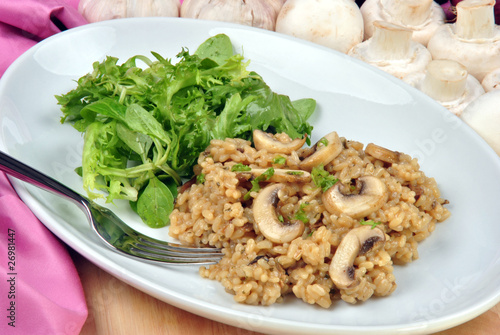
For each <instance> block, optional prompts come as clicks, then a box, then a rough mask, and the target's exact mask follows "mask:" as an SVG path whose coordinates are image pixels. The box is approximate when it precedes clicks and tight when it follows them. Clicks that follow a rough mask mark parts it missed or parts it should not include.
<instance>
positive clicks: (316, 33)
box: [276, 0, 364, 53]
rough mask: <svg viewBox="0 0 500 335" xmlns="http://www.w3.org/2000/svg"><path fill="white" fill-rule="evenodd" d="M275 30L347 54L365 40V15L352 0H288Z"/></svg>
mask: <svg viewBox="0 0 500 335" xmlns="http://www.w3.org/2000/svg"><path fill="white" fill-rule="evenodd" d="M276 31H277V32H279V33H283V34H287V35H291V36H294V37H298V38H301V39H304V40H308V41H311V42H314V43H317V44H320V45H323V46H326V47H329V48H332V49H335V50H337V51H340V52H343V53H347V52H348V51H349V50H350V49H351V48H352V47H353V46H354V45H356V44H358V43H360V42H361V41H362V40H363V34H364V28H363V17H362V15H361V11H360V10H359V7H358V5H357V4H356V3H355V2H354V1H353V0H287V1H286V2H285V4H284V5H283V7H282V8H281V11H280V13H279V15H278V18H277V20H276Z"/></svg>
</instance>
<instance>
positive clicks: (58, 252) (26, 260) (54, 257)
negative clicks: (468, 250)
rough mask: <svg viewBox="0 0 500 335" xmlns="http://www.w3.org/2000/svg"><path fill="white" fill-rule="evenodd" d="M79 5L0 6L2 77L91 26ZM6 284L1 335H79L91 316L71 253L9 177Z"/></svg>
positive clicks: (2, 248) (0, 194)
mask: <svg viewBox="0 0 500 335" xmlns="http://www.w3.org/2000/svg"><path fill="white" fill-rule="evenodd" d="M78 1H79V0H66V1H65V0H0V77H1V75H3V73H4V72H5V70H6V68H7V67H8V66H9V65H10V64H11V63H12V62H13V61H14V60H15V59H16V58H17V57H18V56H19V55H21V54H22V53H23V52H25V51H26V50H28V49H29V48H30V47H31V46H33V45H35V44H36V43H37V42H38V41H40V40H42V39H44V38H47V37H49V36H51V35H54V34H56V33H58V32H60V31H61V30H64V29H69V28H73V27H76V26H79V25H82V24H86V23H87V22H86V21H85V19H84V18H83V17H82V16H81V15H80V14H79V13H78V11H77V6H78ZM0 80H1V78H0ZM0 282H1V284H0V311H1V312H0V334H34V335H36V334H79V332H80V330H81V328H82V326H83V324H84V323H85V320H86V319H87V313H88V311H87V305H86V303H85V296H84V293H83V289H82V285H81V282H80V278H79V277H78V273H77V271H76V269H75V266H74V264H73V262H72V259H71V257H70V255H69V253H68V250H67V249H66V246H65V245H64V244H63V243H62V242H61V241H60V240H59V239H58V238H57V237H56V236H54V235H53V234H52V233H51V232H50V231H49V230H48V229H46V228H45V226H43V224H42V223H41V222H40V221H39V220H38V219H37V218H36V217H35V216H34V215H33V213H32V212H31V211H30V209H29V208H28V207H27V206H26V205H25V204H24V203H23V202H22V201H21V200H20V198H19V197H18V195H17V193H16V192H15V190H14V189H13V188H12V186H11V184H10V182H9V180H8V179H7V177H6V176H5V174H4V173H0Z"/></svg>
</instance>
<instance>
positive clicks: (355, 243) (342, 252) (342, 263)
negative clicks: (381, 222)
mask: <svg viewBox="0 0 500 335" xmlns="http://www.w3.org/2000/svg"><path fill="white" fill-rule="evenodd" d="M384 241H385V234H384V232H383V231H382V229H380V228H377V227H375V228H372V227H370V226H362V227H358V228H354V229H352V230H351V231H350V232H348V233H347V234H346V235H345V236H344V238H343V239H342V241H341V242H340V245H339V246H338V248H337V250H336V252H335V254H334V255H333V258H332V262H331V263H330V268H329V271H328V272H329V274H330V278H331V279H332V281H333V283H334V284H335V286H336V287H337V288H339V289H347V288H352V287H355V286H356V285H358V284H359V282H360V281H359V278H356V276H355V270H354V260H355V259H356V257H357V256H358V255H360V254H365V253H367V252H368V251H370V250H371V249H373V248H374V247H376V245H377V244H378V247H380V246H381V245H382V243H379V242H384Z"/></svg>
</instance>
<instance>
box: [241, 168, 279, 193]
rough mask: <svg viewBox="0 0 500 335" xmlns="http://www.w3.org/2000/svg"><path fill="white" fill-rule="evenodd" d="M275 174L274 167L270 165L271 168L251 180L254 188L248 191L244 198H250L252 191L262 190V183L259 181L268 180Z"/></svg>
mask: <svg viewBox="0 0 500 335" xmlns="http://www.w3.org/2000/svg"><path fill="white" fill-rule="evenodd" d="M273 175H274V169H273V168H272V167H270V168H269V169H267V170H266V171H264V172H262V174H261V175H260V176H258V177H257V178H255V179H254V180H252V181H251V183H252V188H251V189H250V191H248V192H247V193H246V194H245V195H244V196H243V199H244V200H248V199H250V193H252V192H258V191H259V190H260V185H259V183H260V182H261V181H266V180H269V178H271V177H272V176H273Z"/></svg>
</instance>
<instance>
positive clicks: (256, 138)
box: [253, 129, 306, 154]
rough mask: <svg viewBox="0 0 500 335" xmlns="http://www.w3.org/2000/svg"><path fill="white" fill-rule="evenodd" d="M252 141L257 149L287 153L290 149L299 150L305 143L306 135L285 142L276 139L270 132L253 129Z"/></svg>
mask: <svg viewBox="0 0 500 335" xmlns="http://www.w3.org/2000/svg"><path fill="white" fill-rule="evenodd" d="M253 143H254V145H255V148H256V149H257V150H262V149H266V150H267V151H268V152H271V153H276V154H289V153H291V152H292V151H295V150H299V149H300V148H301V147H302V146H303V145H304V143H306V136H304V138H297V139H295V140H293V141H291V142H287V143H285V142H281V141H278V140H277V139H276V138H274V137H273V136H272V135H271V134H268V133H266V132H264V131H262V130H259V129H255V130H254V131H253Z"/></svg>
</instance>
